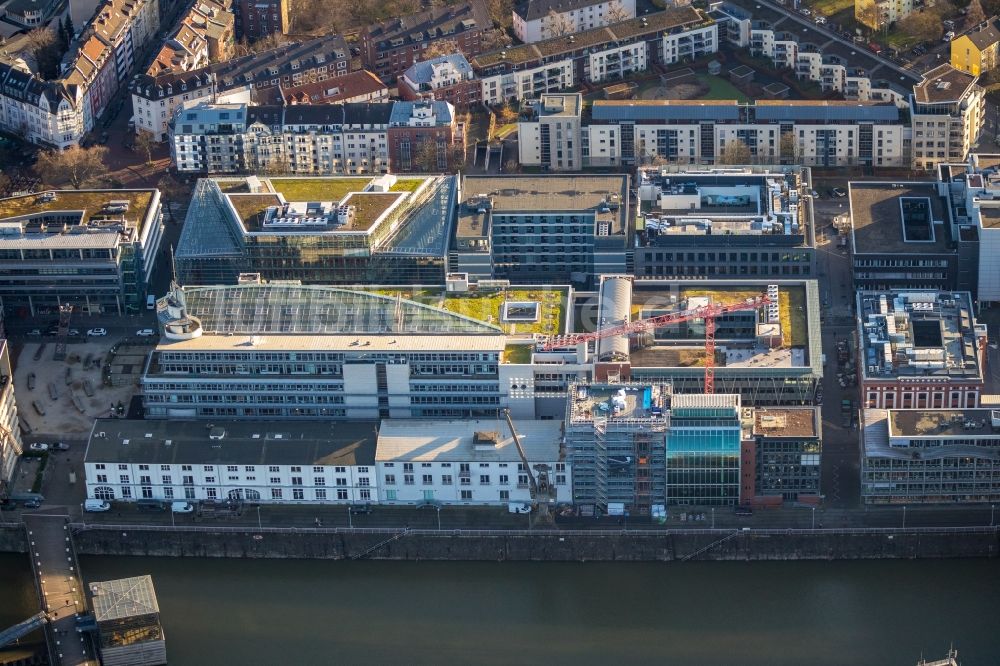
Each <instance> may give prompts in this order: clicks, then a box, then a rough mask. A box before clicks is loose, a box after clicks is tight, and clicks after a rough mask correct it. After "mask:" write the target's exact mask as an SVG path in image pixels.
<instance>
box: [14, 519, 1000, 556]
mask: <svg viewBox="0 0 1000 666" xmlns="http://www.w3.org/2000/svg"><path fill="white" fill-rule="evenodd" d="M71 529H73V542H74V546H75V550H76V552H77V554H79V555H109V556H119V555H131V556H157V557H164V556H166V557H222V558H229V557H231V558H289V559H291V558H297V559H361V558H364V559H378V560H485V561H505V560H510V561H552V562H617V561H624V562H644V561H663V562H670V561H684V560H729V561H760V560H838V559H845V560H853V559H920V558H962V557H990V558H993V557H998V555H1000V528H986V527H983V528H916V529H910V530H903V529H865V530H714V531H710V530H692V531H658V532H653V531H649V532H643V531H637V530H630V531H627V532H583V531H543V530H534V531H523V532H518V531H506V532H501V531H473V530H455V531H450V530H446V531H435V530H408V531H406V532H405V533H404V532H403V531H402V530H390V529H369V530H360V529H358V530H348V529H282V528H265V529H263V530H261V529H253V528H242V527H240V528H203V527H198V528H191V527H188V528H171V527H159V526H157V527H146V526H136V525H128V526H113V525H99V526H97V525H87V526H83V525H73V526H72V528H71ZM22 545H23V538H22V540H21V542H18V541H17V539H16V538H14V537H9V538H7V537H3V538H0V549H3V547H4V546H8V547H9V549H10V550H15V551H18V547H19V546H22ZM19 552H20V551H19Z"/></svg>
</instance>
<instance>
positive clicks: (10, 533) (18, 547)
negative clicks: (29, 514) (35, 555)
mask: <svg viewBox="0 0 1000 666" xmlns="http://www.w3.org/2000/svg"><path fill="white" fill-rule="evenodd" d="M27 552H28V533H27V532H26V531H25V529H24V525H22V524H21V523H0V553H27Z"/></svg>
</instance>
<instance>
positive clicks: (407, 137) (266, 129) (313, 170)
mask: <svg viewBox="0 0 1000 666" xmlns="http://www.w3.org/2000/svg"><path fill="white" fill-rule="evenodd" d="M170 143H171V156H172V158H173V162H174V164H175V165H176V168H177V170H178V171H180V172H185V173H210V174H214V173H246V172H260V173H290V174H320V175H340V174H366V173H367V174H370V173H376V174H377V173H385V172H386V171H389V170H392V171H397V172H410V171H424V172H445V171H448V170H450V169H451V166H452V163H453V161H454V158H455V154H456V151H461V150H462V149H463V147H464V128H463V127H462V126H461V125H459V124H458V123H457V122H456V120H455V111H454V107H452V106H451V105H450V104H448V103H447V102H436V101H435V102H403V101H397V102H383V103H378V104H367V103H353V102H352V103H346V104H293V105H288V106H284V107H282V106H248V105H246V104H204V103H201V104H197V105H195V106H192V107H188V108H182V109H178V113H177V116H176V118H175V119H174V120H173V122H172V125H171V128H170Z"/></svg>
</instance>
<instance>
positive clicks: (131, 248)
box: [0, 190, 163, 316]
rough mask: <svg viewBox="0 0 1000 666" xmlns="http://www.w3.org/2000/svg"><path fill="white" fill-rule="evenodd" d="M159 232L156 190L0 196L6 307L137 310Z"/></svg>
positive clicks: (11, 310) (0, 290)
mask: <svg viewBox="0 0 1000 666" xmlns="http://www.w3.org/2000/svg"><path fill="white" fill-rule="evenodd" d="M162 233H163V218H162V213H161V206H160V193H159V191H158V190H56V191H49V192H43V193H39V194H26V195H22V196H17V197H11V198H8V199H0V300H2V302H3V309H4V311H5V312H7V313H8V314H12V315H17V316H29V315H37V314H47V313H55V312H57V311H58V307H59V305H61V304H70V305H73V306H75V307H76V308H77V309H78V311H80V312H83V313H86V314H117V315H121V314H129V313H132V314H135V313H138V312H139V311H140V310H142V309H143V307H144V304H145V301H146V289H147V285H148V283H149V279H150V274H151V272H152V270H153V264H154V262H155V260H156V257H157V254H158V253H159V252H160V249H161V248H160V239H161V237H162Z"/></svg>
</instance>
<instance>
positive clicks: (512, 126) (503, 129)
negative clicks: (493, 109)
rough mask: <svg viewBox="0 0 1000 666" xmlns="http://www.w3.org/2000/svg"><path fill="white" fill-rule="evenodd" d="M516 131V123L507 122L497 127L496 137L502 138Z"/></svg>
mask: <svg viewBox="0 0 1000 666" xmlns="http://www.w3.org/2000/svg"><path fill="white" fill-rule="evenodd" d="M516 131H517V123H507V124H506V125H501V126H500V127H498V128H497V138H498V139H502V138H504V137H506V136H507V135H509V134H513V133H514V132H516Z"/></svg>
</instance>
